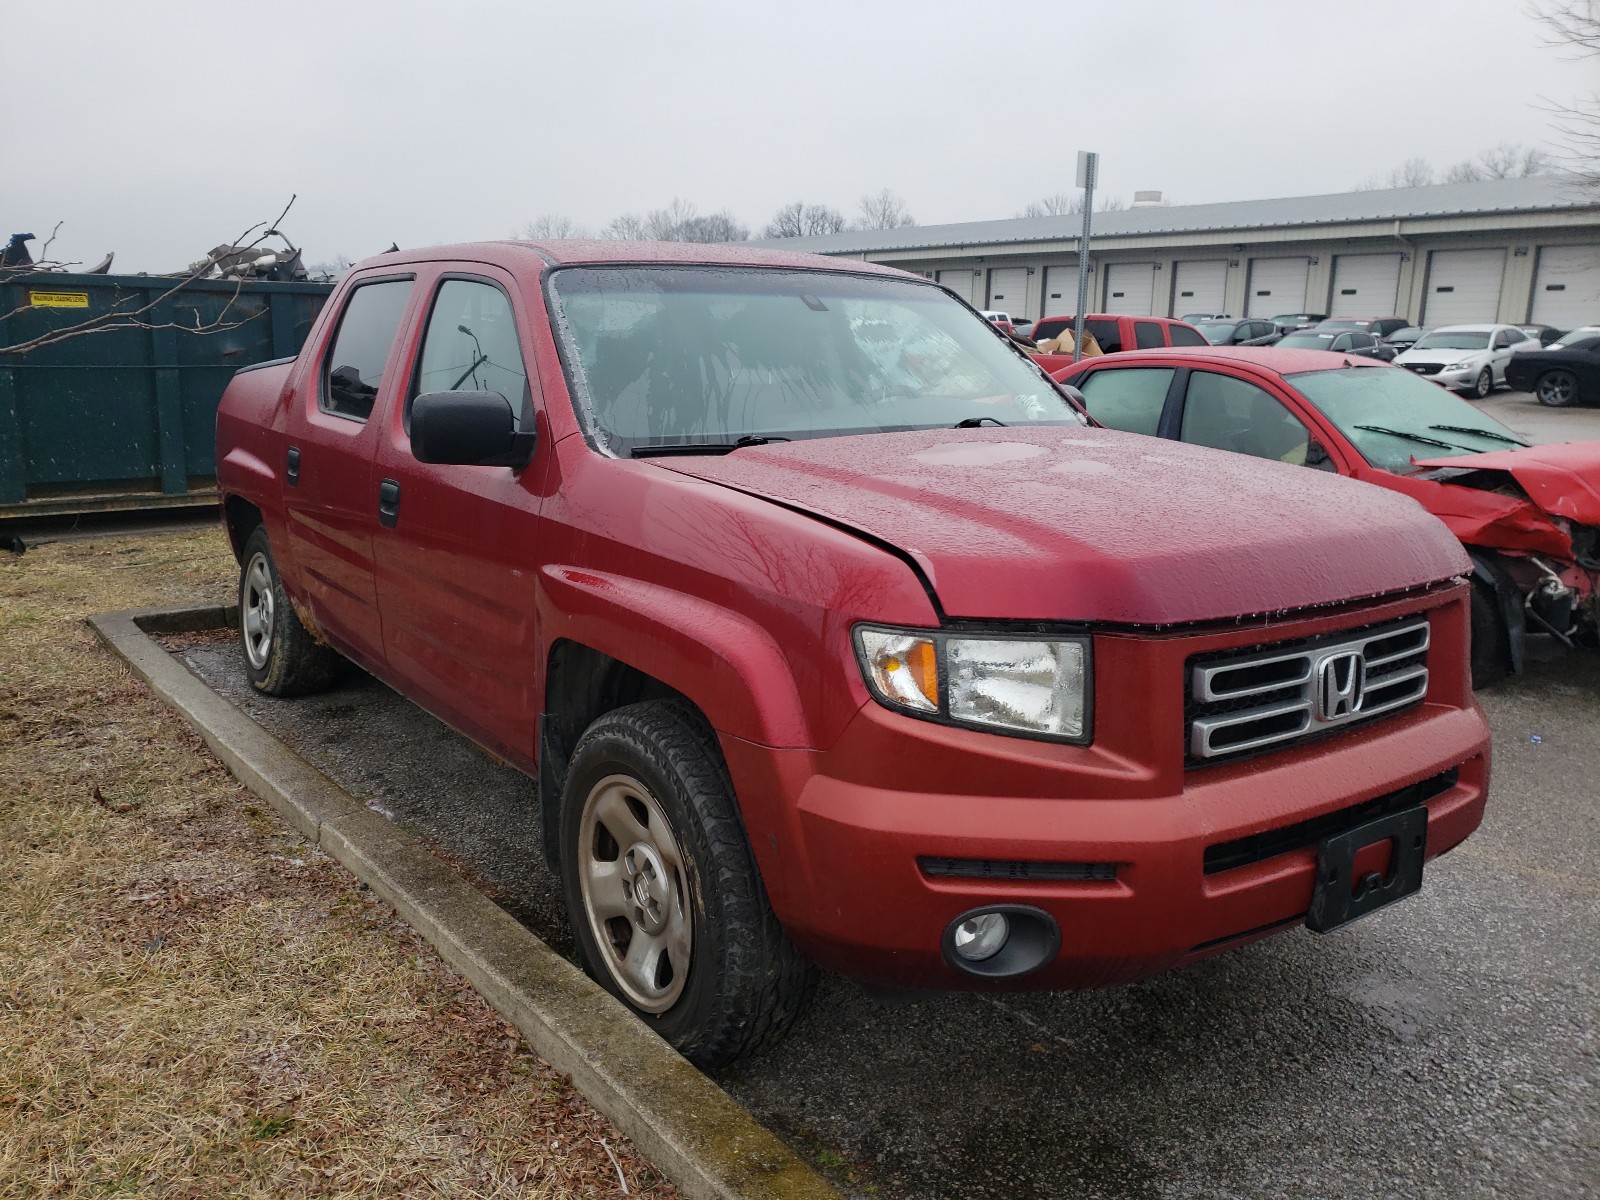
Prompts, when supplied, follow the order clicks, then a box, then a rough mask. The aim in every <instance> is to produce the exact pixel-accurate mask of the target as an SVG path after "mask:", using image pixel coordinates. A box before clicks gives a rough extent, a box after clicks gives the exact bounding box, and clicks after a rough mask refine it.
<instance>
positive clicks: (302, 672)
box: [239, 525, 341, 696]
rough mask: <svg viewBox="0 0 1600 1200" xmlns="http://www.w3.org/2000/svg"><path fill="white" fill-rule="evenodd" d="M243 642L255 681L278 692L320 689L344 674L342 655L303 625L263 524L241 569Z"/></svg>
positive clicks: (246, 549) (255, 532)
mask: <svg viewBox="0 0 1600 1200" xmlns="http://www.w3.org/2000/svg"><path fill="white" fill-rule="evenodd" d="M239 645H240V649H242V650H243V651H244V670H245V674H246V675H248V676H249V677H250V683H251V684H252V685H253V686H254V687H255V689H256V690H257V691H261V692H266V693H267V694H269V695H272V696H303V695H305V694H306V693H307V692H320V691H322V690H323V689H325V688H327V687H329V686H331V685H332V684H333V681H334V679H335V678H336V677H337V676H338V672H339V664H340V662H341V659H340V658H339V655H338V654H336V653H335V652H334V651H333V650H330V649H329V648H328V647H327V646H324V645H322V644H321V643H319V642H318V641H317V640H316V639H315V638H314V637H312V636H311V633H310V631H309V630H308V629H306V627H305V626H304V625H303V624H301V622H300V618H299V616H297V615H296V613H295V611H294V606H293V605H292V604H290V603H289V597H288V596H287V595H286V594H285V593H284V590H283V579H282V577H281V576H280V575H279V574H278V565H277V563H276V562H274V561H273V558H272V547H271V545H270V544H268V542H267V531H266V529H265V528H264V527H263V526H260V525H257V526H256V527H255V529H254V530H253V531H252V532H251V534H250V536H249V537H248V538H247V539H245V543H244V556H243V565H242V566H241V567H240V569H239Z"/></svg>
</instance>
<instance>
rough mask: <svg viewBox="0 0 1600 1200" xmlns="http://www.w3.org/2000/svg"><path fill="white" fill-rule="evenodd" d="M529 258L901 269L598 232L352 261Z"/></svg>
mask: <svg viewBox="0 0 1600 1200" xmlns="http://www.w3.org/2000/svg"><path fill="white" fill-rule="evenodd" d="M530 259H532V260H539V261H542V262H543V263H544V264H546V265H550V266H572V265H576V264H583V265H591V264H602V263H641V264H646V263H647V264H650V265H668V266H715V267H722V266H729V267H789V268H803V269H806V270H812V271H848V272H852V273H858V274H859V273H866V274H870V275H898V276H901V277H904V276H905V275H906V272H904V271H900V270H896V269H895V268H894V267H882V266H879V265H878V264H876V263H869V262H862V261H860V260H859V259H839V258H827V257H824V256H823V255H820V254H801V253H796V252H795V251H793V250H775V249H772V248H769V247H763V246H746V245H739V244H724V243H713V244H706V243H698V242H623V241H611V240H609V239H604V238H574V239H569V240H549V241H529V242H524V241H509V240H508V241H496V242H461V243H458V244H456V245H448V246H426V247H422V248H419V249H416V250H397V251H391V252H390V253H387V254H378V255H374V256H373V257H371V258H368V259H363V260H362V261H361V262H359V263H357V264H356V268H357V269H364V268H367V267H375V266H398V265H400V264H402V263H412V262H439V261H441V260H444V261H466V262H488V263H497V264H499V265H501V266H504V267H507V268H514V267H524V268H525V267H526V266H527V264H528V263H529V261H530ZM913 278H920V276H914V277H913Z"/></svg>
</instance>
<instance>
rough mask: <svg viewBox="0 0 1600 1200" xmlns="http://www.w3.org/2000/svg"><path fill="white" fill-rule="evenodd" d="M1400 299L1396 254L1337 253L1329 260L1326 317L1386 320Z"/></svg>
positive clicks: (1398, 269) (1398, 262)
mask: <svg viewBox="0 0 1600 1200" xmlns="http://www.w3.org/2000/svg"><path fill="white" fill-rule="evenodd" d="M1399 298H1400V256H1399V255H1398V254H1341V255H1339V257H1337V258H1335V259H1334V260H1333V299H1332V301H1331V302H1330V304H1329V307H1328V315H1329V316H1330V317H1390V316H1394V315H1395V304H1396V302H1397V301H1398V300H1399Z"/></svg>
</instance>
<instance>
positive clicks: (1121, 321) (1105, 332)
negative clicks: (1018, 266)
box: [1028, 313, 1208, 371]
mask: <svg viewBox="0 0 1600 1200" xmlns="http://www.w3.org/2000/svg"><path fill="white" fill-rule="evenodd" d="M1077 321H1078V318H1077V317H1040V318H1039V320H1038V321H1036V322H1035V323H1034V326H1033V329H1032V330H1031V331H1030V332H1029V335H1028V336H1030V337H1031V338H1032V339H1033V340H1034V342H1035V344H1037V343H1039V342H1047V341H1049V340H1050V339H1052V338H1056V337H1059V336H1060V335H1062V334H1067V335H1069V336H1070V335H1071V334H1072V333H1073V331H1074V330H1075V329H1076V328H1077ZM1083 328H1084V332H1085V333H1088V334H1090V335H1091V336H1092V337H1093V338H1094V345H1095V348H1097V349H1098V350H1099V351H1100V353H1101V354H1117V353H1120V352H1121V351H1123V350H1155V349H1160V348H1162V347H1167V346H1205V345H1207V344H1208V343H1207V342H1206V339H1205V338H1204V337H1203V336H1201V333H1200V331H1199V330H1198V329H1196V328H1195V327H1194V326H1193V325H1190V324H1188V323H1187V322H1184V321H1178V320H1174V319H1173V318H1171V317H1133V316H1128V315H1126V314H1118V313H1090V314H1089V315H1088V316H1086V317H1084V318H1083ZM1033 357H1034V358H1035V359H1036V360H1037V361H1038V363H1039V365H1040V366H1041V367H1043V368H1044V369H1045V370H1046V371H1059V370H1061V369H1063V368H1065V367H1070V366H1072V365H1073V363H1072V352H1071V351H1070V350H1069V351H1067V352H1066V353H1064V354H1057V353H1052V352H1049V351H1045V352H1043V353H1037V354H1035V355H1034V356H1033Z"/></svg>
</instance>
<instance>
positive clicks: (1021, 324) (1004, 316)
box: [982, 308, 1033, 337]
mask: <svg viewBox="0 0 1600 1200" xmlns="http://www.w3.org/2000/svg"><path fill="white" fill-rule="evenodd" d="M982 311H983V315H984V316H985V317H987V318H988V319H989V320H990V321H992V322H993V323H994V324H996V325H998V326H1000V328H1001V329H1008V330H1010V331H1011V332H1012V333H1020V334H1022V335H1023V336H1024V337H1026V336H1027V334H1028V330H1030V329H1032V328H1033V322H1032V321H1030V320H1028V319H1027V318H1026V317H1015V318H1014V317H1012V316H1011V314H1010V313H1003V312H994V311H993V310H991V309H987V308H986V309H984V310H982Z"/></svg>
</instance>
